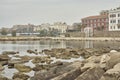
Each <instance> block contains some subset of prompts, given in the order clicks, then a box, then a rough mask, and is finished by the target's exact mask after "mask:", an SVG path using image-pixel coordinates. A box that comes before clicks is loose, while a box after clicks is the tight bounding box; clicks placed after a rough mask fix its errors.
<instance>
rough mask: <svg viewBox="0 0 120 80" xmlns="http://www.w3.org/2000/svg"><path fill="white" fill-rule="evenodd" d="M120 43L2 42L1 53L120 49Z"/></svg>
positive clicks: (0, 45)
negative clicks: (68, 49)
mask: <svg viewBox="0 0 120 80" xmlns="http://www.w3.org/2000/svg"><path fill="white" fill-rule="evenodd" d="M119 45H120V42H116V41H52V40H40V41H0V52H2V51H11V50H14V51H19V52H21V53H23V54H24V53H25V52H26V50H28V49H32V50H35V49H38V50H39V51H41V50H43V49H51V48H66V47H71V48H107V47H110V48H119V47H120V46H119Z"/></svg>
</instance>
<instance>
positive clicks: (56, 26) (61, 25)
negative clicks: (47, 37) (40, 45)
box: [50, 22, 68, 33]
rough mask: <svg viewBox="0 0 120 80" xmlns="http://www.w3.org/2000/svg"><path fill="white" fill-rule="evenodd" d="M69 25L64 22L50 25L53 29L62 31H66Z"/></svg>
mask: <svg viewBox="0 0 120 80" xmlns="http://www.w3.org/2000/svg"><path fill="white" fill-rule="evenodd" d="M67 27H68V25H67V24H66V23H62V22H56V23H54V24H53V25H51V26H50V28H51V29H57V30H58V31H59V32H60V33H66V30H67Z"/></svg>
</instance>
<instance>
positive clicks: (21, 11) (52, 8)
mask: <svg viewBox="0 0 120 80" xmlns="http://www.w3.org/2000/svg"><path fill="white" fill-rule="evenodd" d="M118 6H120V1H119V0H0V28H1V27H12V26H13V25H15V24H28V23H31V24H35V25H38V24H41V23H51V24H52V23H53V22H58V21H62V22H66V23H67V24H72V23H74V22H80V19H81V18H83V17H86V16H90V15H97V14H99V12H100V11H101V10H106V9H111V8H116V7H118Z"/></svg>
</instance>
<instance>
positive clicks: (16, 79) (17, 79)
mask: <svg viewBox="0 0 120 80" xmlns="http://www.w3.org/2000/svg"><path fill="white" fill-rule="evenodd" d="M14 80H23V79H20V78H15V79H14Z"/></svg>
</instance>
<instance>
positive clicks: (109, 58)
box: [100, 52, 120, 70]
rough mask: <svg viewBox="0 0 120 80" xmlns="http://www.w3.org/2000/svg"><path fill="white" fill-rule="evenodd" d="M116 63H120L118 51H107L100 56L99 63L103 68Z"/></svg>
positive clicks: (110, 66)
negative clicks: (107, 52)
mask: <svg viewBox="0 0 120 80" xmlns="http://www.w3.org/2000/svg"><path fill="white" fill-rule="evenodd" d="M117 63H120V53H119V52H116V53H109V54H105V55H103V56H102V58H101V62H100V65H101V67H102V68H104V69H105V70H108V69H111V68H113V66H114V65H115V64H117Z"/></svg>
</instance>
